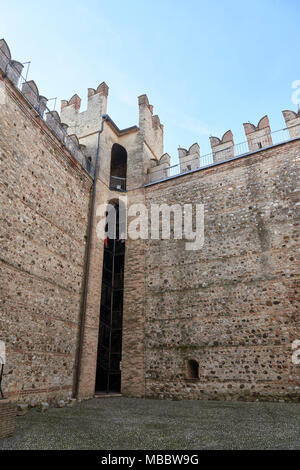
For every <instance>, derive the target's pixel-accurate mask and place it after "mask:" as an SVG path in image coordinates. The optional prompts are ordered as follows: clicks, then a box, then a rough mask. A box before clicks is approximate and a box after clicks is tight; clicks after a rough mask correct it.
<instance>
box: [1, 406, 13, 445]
mask: <svg viewBox="0 0 300 470" xmlns="http://www.w3.org/2000/svg"><path fill="white" fill-rule="evenodd" d="M16 412H17V407H16V404H15V403H10V402H9V401H8V400H0V439H3V438H5V437H10V436H12V435H13V433H14V430H15V422H16Z"/></svg>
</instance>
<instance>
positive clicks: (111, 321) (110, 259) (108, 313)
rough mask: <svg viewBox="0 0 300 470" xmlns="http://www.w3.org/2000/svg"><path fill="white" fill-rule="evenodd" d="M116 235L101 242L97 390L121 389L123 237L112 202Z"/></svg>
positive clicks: (112, 390)
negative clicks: (102, 245)
mask: <svg viewBox="0 0 300 470" xmlns="http://www.w3.org/2000/svg"><path fill="white" fill-rule="evenodd" d="M114 205H115V208H116V212H117V216H116V239H115V240H112V239H109V238H108V239H107V241H106V243H105V245H104V259H103V278H102V294H101V308H100V327H99V340H98V341H99V343H98V358H97V375H96V392H106V393H109V392H120V391H121V371H120V361H121V359H122V317H123V283H124V257H125V241H123V240H119V205H118V204H114Z"/></svg>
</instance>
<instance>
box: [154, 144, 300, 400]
mask: <svg viewBox="0 0 300 470" xmlns="http://www.w3.org/2000/svg"><path fill="white" fill-rule="evenodd" d="M299 156H300V140H297V141H294V142H290V143H287V144H284V145H280V146H277V147H273V148H272V149H269V150H265V151H263V152H257V153H255V154H253V155H250V156H247V157H245V158H241V159H238V160H235V161H232V162H227V163H224V164H222V165H218V166H216V167H213V168H210V169H205V170H202V171H198V172H195V173H192V174H189V175H185V176H181V177H179V178H175V179H172V180H168V181H166V182H163V183H159V184H155V185H152V186H148V187H147V188H146V203H147V205H148V207H150V205H151V204H153V203H157V204H162V203H166V204H176V203H179V204H183V203H193V204H195V203H196V202H197V203H203V204H204V207H205V243H204V247H203V249H202V250H200V251H186V250H185V240H163V241H155V240H150V241H147V243H146V263H145V265H146V308H145V311H146V323H145V369H146V375H145V381H146V382H145V383H146V396H147V397H160V398H177V399H181V398H185V399H222V398H225V399H245V400H246V399H249V400H254V399H257V398H260V399H266V400H267V399H282V398H285V399H299V391H300V378H299V366H296V365H293V364H292V342H293V341H294V340H295V339H297V338H298V337H299V325H300V323H299V322H300V316H299V310H297V301H296V289H297V281H296V267H295V259H296V242H297V239H298V236H299V231H298V227H297V224H296V223H295V218H296V210H297V201H298V200H299V190H298V192H297V172H296V159H299ZM298 207H299V202H298ZM190 359H192V360H196V361H198V362H199V379H188V376H187V361H188V360H190Z"/></svg>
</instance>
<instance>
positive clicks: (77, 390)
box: [0, 40, 300, 405]
mask: <svg viewBox="0 0 300 470" xmlns="http://www.w3.org/2000/svg"><path fill="white" fill-rule="evenodd" d="M21 65H22V64H20V62H16V61H13V60H12V58H11V54H10V51H9V48H8V46H7V44H6V43H5V41H4V40H1V41H0V87H1V88H0V99H1V102H0V162H1V175H0V178H1V179H0V185H1V193H0V194H1V225H0V240H1V245H0V271H1V284H0V340H2V341H4V342H5V344H6V357H7V364H6V366H5V373H4V377H3V389H4V391H5V394H6V396H7V398H9V399H10V400H11V401H22V402H26V403H31V404H32V405H34V404H39V403H41V402H43V401H48V402H50V403H55V402H57V401H58V400H67V399H69V398H71V397H73V396H74V395H77V396H78V397H79V398H90V397H92V396H93V395H94V392H95V377H96V367H97V349H98V334H99V319H100V315H99V312H100V301H101V284H102V268H103V251H104V242H103V241H101V240H99V239H98V238H97V235H96V230H97V224H98V222H99V216H98V215H97V208H98V207H99V205H101V204H103V205H104V206H106V205H107V204H108V203H109V202H111V201H114V200H116V199H118V198H119V197H120V196H121V197H124V196H126V197H127V201H128V206H129V207H130V205H131V204H133V203H135V204H136V203H139V204H144V205H146V207H147V208H148V209H150V208H151V205H152V204H163V203H165V204H169V205H171V204H180V205H181V206H182V205H183V204H187V203H193V204H196V203H201V204H204V209H205V242H204V246H203V248H202V249H201V250H199V251H186V250H185V243H186V240H174V239H173V238H172V237H171V239H170V240H150V239H148V240H131V239H127V240H126V255H125V273H124V304H123V332H122V333H123V352H122V363H121V370H122V393H123V394H124V395H125V396H132V397H155V398H169V399H230V400H232V399H243V400H256V399H261V400H293V401H296V400H299V392H300V378H299V365H296V364H293V362H292V343H293V341H295V340H297V339H300V314H299V303H297V302H298V301H299V299H298V298H297V294H298V292H299V290H298V287H299V285H298V282H299V277H298V276H297V275H298V273H297V268H296V262H295V261H296V256H297V254H296V246H297V244H298V242H299V240H298V237H299V226H298V219H297V209H298V208H299V185H298V180H299V177H298V170H297V166H296V165H297V161H298V160H299V156H300V121H299V112H298V113H295V112H293V111H288V110H286V111H284V112H283V116H284V119H285V122H286V126H287V128H288V132H289V138H288V139H287V140H286V141H283V142H281V143H279V144H276V143H274V142H273V140H272V135H271V129H270V125H269V120H268V117H267V116H265V117H264V118H263V119H261V120H260V121H259V123H258V125H257V126H255V125H253V124H251V123H247V124H244V128H245V132H246V137H247V142H248V150H249V151H248V152H246V153H245V154H244V155H241V156H235V144H234V139H233V135H232V133H231V131H227V132H226V133H225V134H224V135H223V137H222V139H219V138H218V137H212V138H211V146H212V156H211V163H210V164H209V165H207V166H206V167H203V168H199V167H200V163H201V155H200V146H199V145H198V143H195V144H193V145H192V146H191V147H190V148H189V150H186V149H179V161H180V163H179V168H180V172H181V173H182V174H180V175H177V176H176V177H174V176H172V171H171V170H172V169H171V167H170V156H169V155H168V154H166V153H164V146H163V125H162V124H161V122H160V119H159V117H158V116H157V115H154V114H153V106H152V105H151V104H150V103H149V100H148V97H147V95H142V96H140V97H139V99H138V106H139V122H138V126H131V127H128V128H126V129H119V128H118V127H117V125H116V124H115V123H114V122H113V120H112V119H111V118H110V117H109V116H107V115H106V113H107V101H108V94H109V89H108V86H107V85H106V84H105V82H102V83H101V84H100V85H99V86H98V87H97V88H89V89H88V106H87V110H85V111H82V110H81V98H80V97H79V96H78V95H77V94H75V95H73V97H72V98H71V99H70V100H63V101H62V107H61V114H60V115H59V114H58V113H57V112H56V111H50V110H49V109H47V107H46V103H47V98H45V97H42V96H40V95H39V92H38V88H37V86H36V84H35V83H34V82H33V81H30V82H25V83H22V86H21V84H20V74H21V71H22V67H21ZM102 115H105V122H104V125H103V132H102V134H101V135H100V136H99V130H100V128H101V123H102ZM225 124H226V123H225ZM116 144H117V145H119V146H121V147H122V148H123V149H125V150H126V153H127V178H126V194H125V193H120V192H119V191H117V190H116V189H113V188H112V186H111V179H110V178H111V154H112V147H113V146H114V145H116ZM97 153H98V155H99V156H100V164H99V169H98V173H97V175H96V179H95V181H94V173H93V171H92V170H93V168H94V166H95V162H96V155H97ZM93 185H94V186H93ZM93 188H94V190H95V208H94V224H93V227H92V231H91V233H88V226H89V224H88V222H89V217H90V216H91V213H90V211H91V192H92V189H93ZM130 220H131V219H130V217H129V222H130ZM88 240H90V241H91V252H90V260H91V261H90V268H89V282H88V288H87V302H86V311H85V316H83V302H82V300H83V292H84V282H85V277H86V274H87V273H86V269H85V261H86V256H87V241H88ZM83 318H84V319H85V320H84V322H82V319H83ZM81 326H82V327H83V328H81ZM80 342H81V344H82V355H81V357H80V375H79V380H78V383H77V385H78V387H76V376H77V371H78V370H79V369H78V351H79V344H80ZM192 364H194V365H196V366H197V368H196V369H195V371H196V372H195V371H194V372H193V374H194V376H191V373H192V372H191V371H193V369H192Z"/></svg>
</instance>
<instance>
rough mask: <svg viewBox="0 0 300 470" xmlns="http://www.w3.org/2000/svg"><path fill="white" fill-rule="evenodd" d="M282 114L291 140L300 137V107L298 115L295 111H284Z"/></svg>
mask: <svg viewBox="0 0 300 470" xmlns="http://www.w3.org/2000/svg"><path fill="white" fill-rule="evenodd" d="M282 114H283V117H284V120H285V123H286V127H287V128H288V130H289V134H290V137H291V139H295V138H297V137H300V107H299V109H298V112H297V113H295V112H294V111H289V110H285V111H282Z"/></svg>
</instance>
